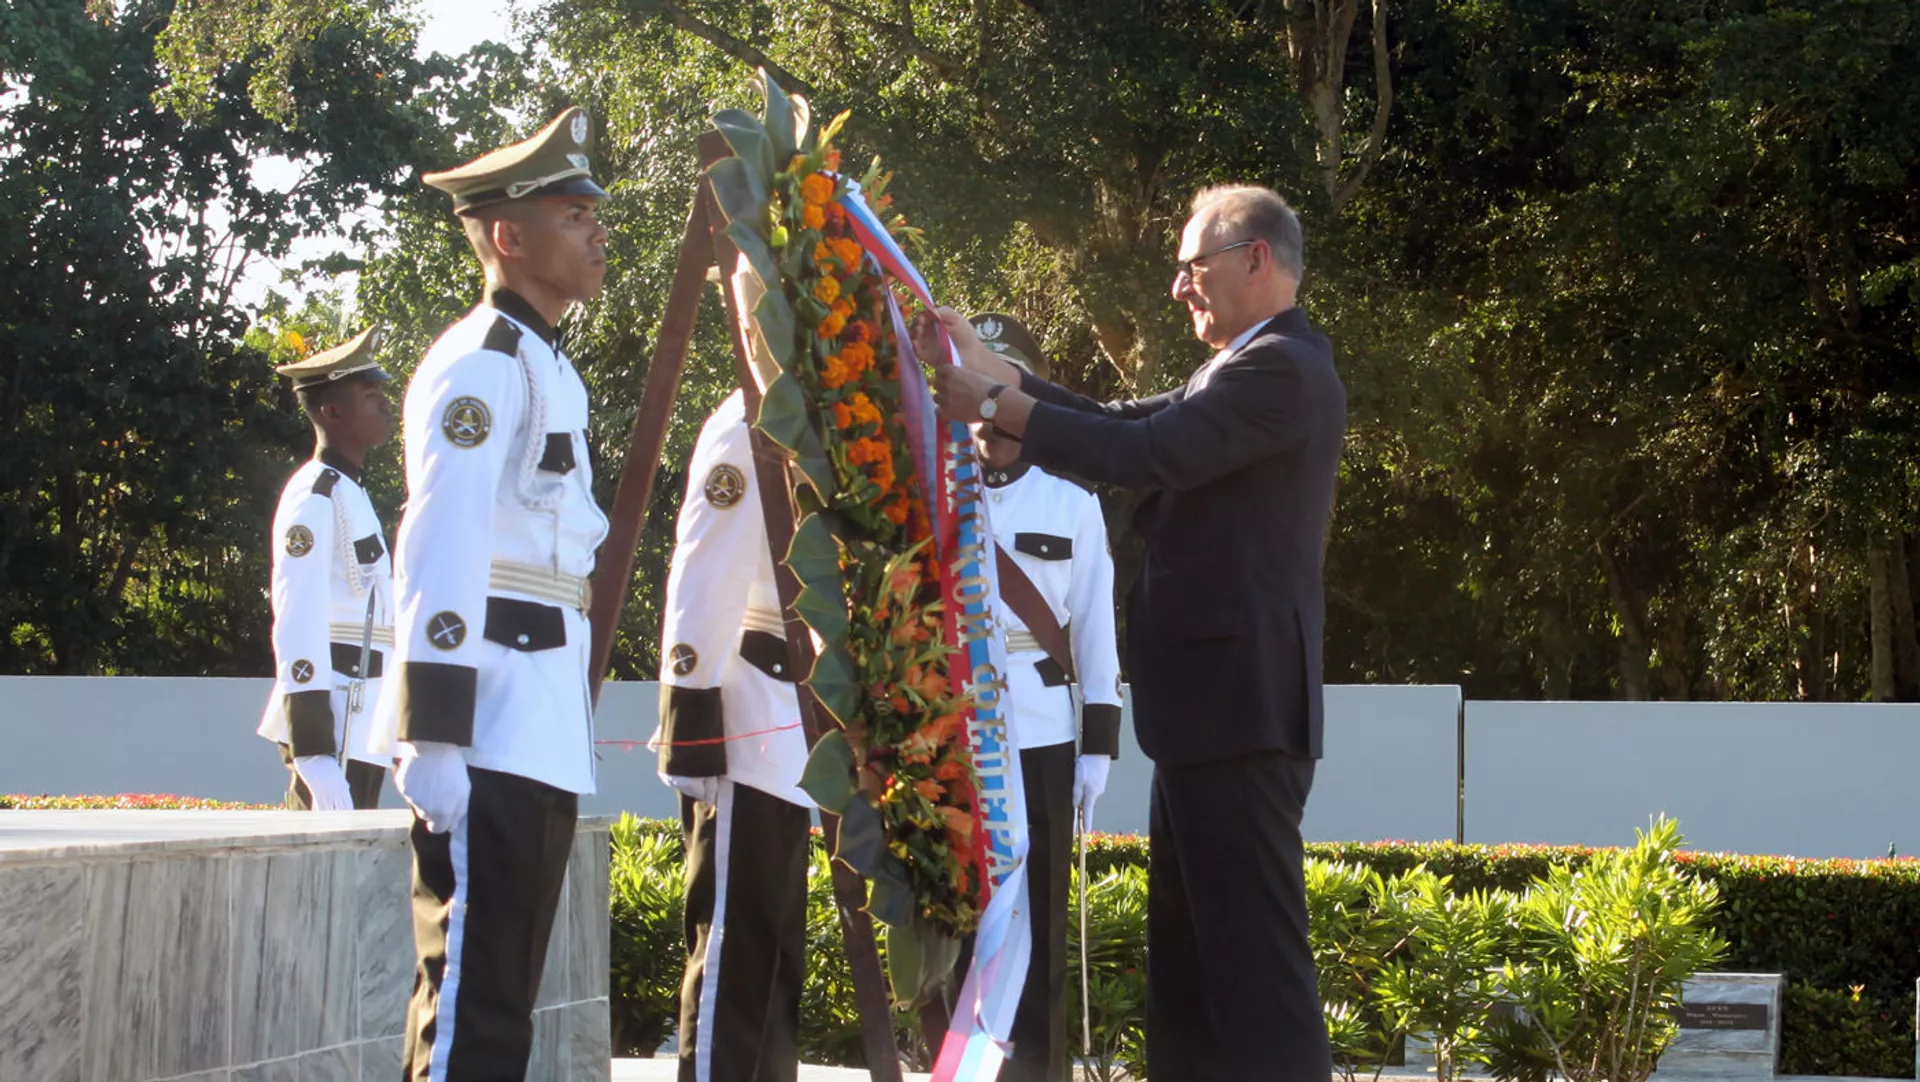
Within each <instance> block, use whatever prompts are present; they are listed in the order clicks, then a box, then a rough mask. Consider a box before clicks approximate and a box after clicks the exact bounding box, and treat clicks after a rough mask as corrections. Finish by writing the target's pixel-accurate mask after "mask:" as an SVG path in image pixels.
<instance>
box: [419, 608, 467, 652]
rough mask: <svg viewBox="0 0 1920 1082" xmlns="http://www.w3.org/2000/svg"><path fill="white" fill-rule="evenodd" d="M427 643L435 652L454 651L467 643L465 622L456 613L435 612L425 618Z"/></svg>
mask: <svg viewBox="0 0 1920 1082" xmlns="http://www.w3.org/2000/svg"><path fill="white" fill-rule="evenodd" d="M427 641H428V642H430V643H432V644H433V648H434V649H436V650H454V649H457V648H459V646H460V644H461V643H463V642H466V641H467V622H466V621H465V620H462V619H460V614H459V613H457V612H436V613H434V614H433V615H432V616H430V617H428V618H427Z"/></svg>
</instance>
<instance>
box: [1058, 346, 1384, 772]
mask: <svg viewBox="0 0 1920 1082" xmlns="http://www.w3.org/2000/svg"><path fill="white" fill-rule="evenodd" d="M1021 389H1022V390H1023V391H1026V392H1027V393H1028V394H1030V395H1032V396H1033V397H1034V398H1036V399H1038V400H1039V402H1038V403H1037V404H1036V405H1035V406H1034V409H1033V414H1032V417H1031V419H1029V420H1028V422H1027V431H1026V436H1025V438H1024V442H1023V443H1022V445H1021V446H1022V451H1021V454H1022V457H1023V458H1025V459H1027V460H1028V461H1031V462H1033V463H1034V464H1036V465H1038V466H1040V467H1042V468H1044V469H1048V470H1055V471H1060V472H1064V473H1070V474H1075V475H1078V476H1080V477H1084V478H1086V479H1088V480H1091V481H1102V482H1106V483H1109V484H1114V485H1120V486H1124V487H1127V488H1137V489H1145V490H1146V492H1147V495H1146V497H1145V499H1144V500H1142V502H1141V504H1140V508H1139V510H1138V512H1136V514H1135V515H1134V527H1135V528H1136V529H1138V530H1139V531H1140V534H1141V536H1142V537H1143V538H1144V539H1145V541H1146V562H1145V564H1144V565H1143V566H1142V568H1141V571H1140V577H1139V579H1138V580H1136V581H1135V583H1134V586H1133V591H1132V594H1131V596H1130V598H1129V601H1128V608H1127V668H1128V670H1129V672H1130V675H1131V678H1132V685H1133V717H1134V732H1135V735H1136V736H1138V738H1139V740H1140V748H1141V750H1142V751H1144V752H1146V753H1147V755H1148V756H1149V757H1151V758H1152V759H1153V760H1154V761H1155V762H1157V763H1161V764H1164V765H1168V766H1177V765H1182V764H1187V763H1200V762H1207V761H1209V760H1214V759H1223V758H1226V757H1228V756H1233V755H1241V754H1245V753H1248V752H1256V751H1283V752H1287V753H1289V754H1292V755H1298V756H1306V757H1312V758H1318V757H1319V756H1320V733H1321V691H1320V674H1321V640H1322V637H1323V635H1324V631H1325V624H1326V600H1325V595H1324V592H1323V588H1322V581H1321V579H1322V553H1323V550H1324V546H1325V538H1326V533H1327V520H1328V518H1329V516H1330V515H1331V514H1332V510H1333V487H1334V473H1335V471H1336V470H1337V468H1338V467H1339V463H1340V448H1341V443H1342V441H1343V440H1344V438H1345V434H1346V418H1347V395H1346V388H1345V387H1343V386H1342V385H1341V382H1340V376H1339V374H1338V373H1337V372H1335V370H1334V366H1333V347H1332V344H1331V343H1329V342H1328V341H1327V338H1326V336H1325V335H1322V334H1320V333H1319V332H1317V331H1315V330H1314V329H1313V326H1312V325H1311V324H1310V323H1308V321H1307V317H1306V315H1305V313H1303V312H1301V311H1300V310H1299V309H1297V308H1294V309H1289V310H1288V311H1286V312H1282V313H1281V314H1280V315H1278V316H1276V317H1275V318H1274V319H1273V320H1271V321H1269V322H1268V323H1267V324H1266V325H1265V326H1263V327H1262V328H1261V329H1260V330H1258V331H1256V332H1255V333H1254V336H1253V338H1252V339H1250V340H1249V341H1248V342H1247V344H1246V346H1245V347H1243V348H1242V349H1241V350H1240V351H1239V352H1238V353H1236V354H1234V355H1233V356H1232V357H1231V358H1229V359H1228V360H1227V361H1226V362H1225V363H1224V364H1223V365H1222V366H1221V367H1220V368H1219V369H1218V370H1217V371H1216V372H1215V373H1214V375H1213V377H1212V379H1211V380H1210V381H1209V382H1208V384H1207V386H1206V387H1205V388H1203V389H1199V390H1195V389H1194V388H1193V384H1192V383H1189V384H1188V385H1187V386H1186V387H1182V388H1179V389H1178V390H1174V391H1170V392H1168V393H1166V394H1163V395H1157V396H1155V397H1153V398H1145V399H1140V400H1137V401H1131V402H1112V403H1105V404H1103V403H1099V402H1096V401H1094V400H1093V399H1090V398H1085V397H1082V396H1080V395H1077V394H1074V393H1073V392H1071V391H1068V390H1066V389H1065V388H1062V387H1058V386H1055V385H1054V384H1051V383H1048V382H1046V381H1045V380H1041V379H1037V378H1035V377H1033V376H1026V377H1024V378H1023V379H1022V380H1021Z"/></svg>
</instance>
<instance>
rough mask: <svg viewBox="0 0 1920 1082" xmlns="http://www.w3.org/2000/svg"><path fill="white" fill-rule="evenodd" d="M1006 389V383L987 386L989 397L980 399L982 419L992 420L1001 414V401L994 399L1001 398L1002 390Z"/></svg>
mask: <svg viewBox="0 0 1920 1082" xmlns="http://www.w3.org/2000/svg"><path fill="white" fill-rule="evenodd" d="M1006 389H1007V385H1006V384H1004V383H996V384H994V385H993V386H991V387H989V388H987V397H985V398H983V399H981V400H980V419H981V420H982V421H991V420H993V419H994V417H996V416H998V415H999V413H1000V403H998V402H996V401H994V399H996V398H999V397H1000V392H1001V391H1004V390H1006Z"/></svg>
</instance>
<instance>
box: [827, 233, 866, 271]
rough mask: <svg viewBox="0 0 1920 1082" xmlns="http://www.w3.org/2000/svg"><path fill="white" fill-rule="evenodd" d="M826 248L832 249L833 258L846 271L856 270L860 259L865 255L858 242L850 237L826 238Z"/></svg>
mask: <svg viewBox="0 0 1920 1082" xmlns="http://www.w3.org/2000/svg"><path fill="white" fill-rule="evenodd" d="M826 246H827V247H829V248H831V249H833V255H834V258H835V259H838V260H839V261H840V263H841V265H842V266H844V267H846V268H847V269H848V270H858V269H859V268H860V260H861V258H862V257H864V256H865V255H866V250H865V249H864V248H861V247H860V242H859V241H857V240H854V239H853V238H852V237H828V238H827V241H826Z"/></svg>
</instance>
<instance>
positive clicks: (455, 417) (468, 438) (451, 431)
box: [440, 395, 493, 447]
mask: <svg viewBox="0 0 1920 1082" xmlns="http://www.w3.org/2000/svg"><path fill="white" fill-rule="evenodd" d="M440 431H442V432H444V433H446V435H447V442H448V443H451V444H453V445H454V446H455V447H478V446H480V445H481V444H483V443H485V442H487V434H488V433H490V432H492V431H493V412H492V411H491V410H489V409H487V404H486V403H485V402H482V401H480V400H479V399H477V398H474V397H473V396H471V395H461V396H460V397H459V398H456V399H454V400H453V401H451V402H449V403H447V412H445V413H443V414H441V415H440Z"/></svg>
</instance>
